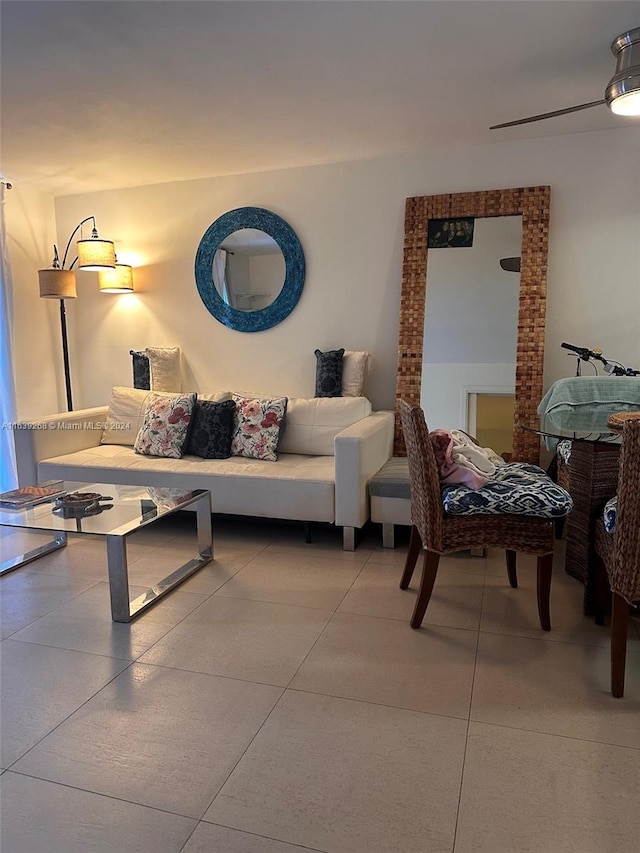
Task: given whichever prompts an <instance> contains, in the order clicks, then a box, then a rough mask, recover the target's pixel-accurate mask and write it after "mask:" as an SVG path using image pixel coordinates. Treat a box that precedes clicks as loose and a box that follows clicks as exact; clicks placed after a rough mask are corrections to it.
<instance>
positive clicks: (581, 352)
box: [560, 341, 640, 376]
mask: <svg viewBox="0 0 640 853" xmlns="http://www.w3.org/2000/svg"><path fill="white" fill-rule="evenodd" d="M560 346H561V347H562V348H563V349H568V350H571V352H574V353H575V354H576V355H577V356H578V358H580V359H582V361H589V359H592V358H594V359H596V360H597V361H600V362H602V364H603V365H604V367H605V372H606V373H608V374H613V375H614V376H638V375H640V370H633V368H631V367H624V366H623V365H621V364H615V363H611V362H608V361H607V359H606V358H605V357H604V356H603V355H602V351H601V350H591V349H589V348H588V347H577V346H575V345H574V344H568V343H566V342H564V341H563V342H562V343H561V344H560Z"/></svg>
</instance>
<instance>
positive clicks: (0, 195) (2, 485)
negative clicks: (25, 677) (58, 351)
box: [0, 183, 18, 491]
mask: <svg viewBox="0 0 640 853" xmlns="http://www.w3.org/2000/svg"><path fill="white" fill-rule="evenodd" d="M5 192H6V187H5V185H4V184H3V183H0V491H6V490H7V489H12V488H14V487H15V486H16V485H17V484H18V477H17V474H16V451H15V446H14V443H13V429H12V425H13V424H14V423H15V422H16V419H17V406H16V386H15V379H14V375H13V345H12V344H13V335H12V325H13V289H12V285H11V266H10V264H9V253H8V251H7V232H6V227H5V221H4V204H5Z"/></svg>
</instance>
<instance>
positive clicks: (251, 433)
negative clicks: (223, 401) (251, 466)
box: [231, 394, 287, 462]
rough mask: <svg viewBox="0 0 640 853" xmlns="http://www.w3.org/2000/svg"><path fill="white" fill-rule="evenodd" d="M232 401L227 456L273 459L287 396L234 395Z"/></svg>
mask: <svg viewBox="0 0 640 853" xmlns="http://www.w3.org/2000/svg"><path fill="white" fill-rule="evenodd" d="M233 400H234V402H235V404H236V413H235V425H234V431H233V438H232V440H231V455H232V456H248V457H249V459H262V460H264V461H265V462H276V461H277V459H278V456H277V453H276V450H277V448H278V442H279V440H280V432H281V430H282V429H283V424H284V418H285V415H286V412H287V398H286V397H274V398H267V399H264V398H261V397H241V396H240V395H239V394H234V395H233Z"/></svg>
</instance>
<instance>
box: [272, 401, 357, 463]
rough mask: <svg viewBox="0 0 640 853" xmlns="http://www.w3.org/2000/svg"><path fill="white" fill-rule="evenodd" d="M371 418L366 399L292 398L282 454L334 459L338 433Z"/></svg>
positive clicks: (279, 449) (288, 409)
mask: <svg viewBox="0 0 640 853" xmlns="http://www.w3.org/2000/svg"><path fill="white" fill-rule="evenodd" d="M370 414H371V403H370V402H369V400H367V398H366V397H313V398H311V399H304V398H302V397H290V398H289V404H288V406H287V428H286V430H285V433H284V435H283V436H282V438H281V440H280V444H279V446H278V451H279V452H281V453H303V454H308V455H309V456H333V444H334V440H335V437H336V436H337V435H338V433H340V432H342V430H343V429H346V428H347V427H348V426H351V425H352V424H355V423H357V422H358V421H361V420H362V419H363V418H366V417H368V416H369V415H370Z"/></svg>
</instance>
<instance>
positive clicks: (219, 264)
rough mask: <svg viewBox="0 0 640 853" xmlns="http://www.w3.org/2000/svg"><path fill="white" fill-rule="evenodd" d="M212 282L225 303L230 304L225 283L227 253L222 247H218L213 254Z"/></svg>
mask: <svg viewBox="0 0 640 853" xmlns="http://www.w3.org/2000/svg"><path fill="white" fill-rule="evenodd" d="M213 283H214V284H215V285H216V287H217V289H218V293H219V294H220V296H222V298H223V299H224V301H225V302H226V303H227V305H231V299H230V297H229V287H228V285H227V253H226V251H225V250H224V249H218V250H217V252H216V253H215V255H214V256H213Z"/></svg>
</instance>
